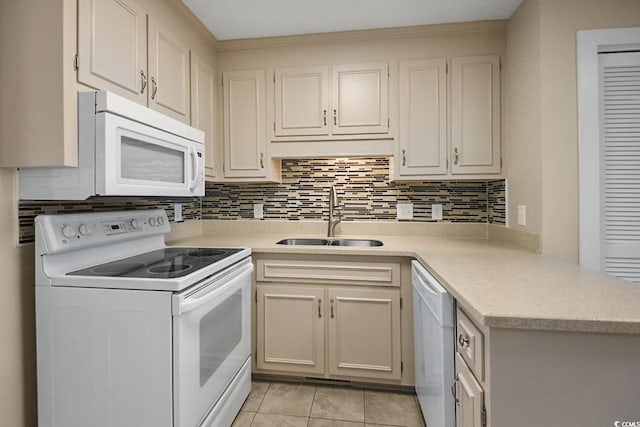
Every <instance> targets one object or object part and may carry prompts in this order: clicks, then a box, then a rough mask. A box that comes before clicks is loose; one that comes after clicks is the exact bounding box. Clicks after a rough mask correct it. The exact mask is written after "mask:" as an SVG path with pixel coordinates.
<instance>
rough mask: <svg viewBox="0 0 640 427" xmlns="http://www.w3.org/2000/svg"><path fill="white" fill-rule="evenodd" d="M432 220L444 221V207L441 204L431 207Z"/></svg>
mask: <svg viewBox="0 0 640 427" xmlns="http://www.w3.org/2000/svg"><path fill="white" fill-rule="evenodd" d="M431 219H435V220H441V219H442V205H441V204H439V203H434V204H433V205H431Z"/></svg>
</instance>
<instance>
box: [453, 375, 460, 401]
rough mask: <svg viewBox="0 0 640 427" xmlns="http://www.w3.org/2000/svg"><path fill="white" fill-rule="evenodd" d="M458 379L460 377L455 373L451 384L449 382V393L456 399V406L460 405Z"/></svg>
mask: <svg viewBox="0 0 640 427" xmlns="http://www.w3.org/2000/svg"><path fill="white" fill-rule="evenodd" d="M458 381H460V378H459V376H458V375H456V379H455V380H453V384H451V394H452V395H453V398H454V399H455V401H456V406H460V399H458Z"/></svg>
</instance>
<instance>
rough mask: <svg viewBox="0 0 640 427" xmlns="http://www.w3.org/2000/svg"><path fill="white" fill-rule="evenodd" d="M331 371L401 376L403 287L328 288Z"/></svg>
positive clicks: (344, 373)
mask: <svg viewBox="0 0 640 427" xmlns="http://www.w3.org/2000/svg"><path fill="white" fill-rule="evenodd" d="M327 294H328V295H327V296H328V300H329V373H330V374H331V375H337V376H343V375H345V376H356V377H367V378H385V379H396V380H399V379H400V378H401V375H402V373H401V360H400V354H401V351H400V290H377V289H376V290H373V289H369V288H361V289H357V288H329V289H328V290H327Z"/></svg>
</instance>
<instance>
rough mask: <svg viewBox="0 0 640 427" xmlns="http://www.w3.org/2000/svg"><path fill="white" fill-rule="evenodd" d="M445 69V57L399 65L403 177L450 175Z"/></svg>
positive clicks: (400, 156)
mask: <svg viewBox="0 0 640 427" xmlns="http://www.w3.org/2000/svg"><path fill="white" fill-rule="evenodd" d="M446 67H447V63H446V60H445V58H434V59H424V60H420V61H401V62H400V76H399V79H400V131H399V138H398V149H399V152H398V162H397V164H399V165H400V167H399V173H400V175H401V176H405V175H406V176H420V175H439V174H446V173H447V74H446Z"/></svg>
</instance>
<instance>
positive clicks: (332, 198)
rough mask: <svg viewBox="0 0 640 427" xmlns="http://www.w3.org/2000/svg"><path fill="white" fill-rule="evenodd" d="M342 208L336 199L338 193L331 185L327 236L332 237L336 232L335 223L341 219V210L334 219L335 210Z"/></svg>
mask: <svg viewBox="0 0 640 427" xmlns="http://www.w3.org/2000/svg"><path fill="white" fill-rule="evenodd" d="M336 209H342V205H340V202H339V201H338V194H337V193H336V187H335V186H333V185H332V186H331V188H330V189H329V228H328V229H327V237H333V236H334V235H335V232H336V225H338V223H339V222H340V221H342V212H340V215H339V217H338V218H337V219H334V215H335V212H334V211H335V210H336Z"/></svg>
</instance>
